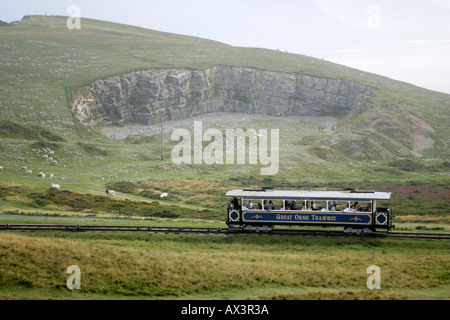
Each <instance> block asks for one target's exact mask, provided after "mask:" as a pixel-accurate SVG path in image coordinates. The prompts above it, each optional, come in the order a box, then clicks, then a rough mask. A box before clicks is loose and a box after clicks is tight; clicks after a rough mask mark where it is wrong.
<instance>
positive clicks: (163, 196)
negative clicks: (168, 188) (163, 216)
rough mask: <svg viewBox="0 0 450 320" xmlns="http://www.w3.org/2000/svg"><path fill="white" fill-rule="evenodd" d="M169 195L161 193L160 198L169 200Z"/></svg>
mask: <svg viewBox="0 0 450 320" xmlns="http://www.w3.org/2000/svg"><path fill="white" fill-rule="evenodd" d="M168 196H169V194H168V193H167V192H164V193H161V195H160V196H159V197H160V198H167V197H168Z"/></svg>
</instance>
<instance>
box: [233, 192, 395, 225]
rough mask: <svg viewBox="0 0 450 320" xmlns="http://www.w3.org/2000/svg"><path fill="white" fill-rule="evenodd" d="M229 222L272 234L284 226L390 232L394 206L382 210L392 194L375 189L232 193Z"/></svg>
mask: <svg viewBox="0 0 450 320" xmlns="http://www.w3.org/2000/svg"><path fill="white" fill-rule="evenodd" d="M226 197H230V198H232V200H231V202H230V205H229V206H228V211H227V220H226V223H227V225H228V226H229V227H230V228H239V229H243V230H249V231H271V230H272V229H273V228H274V227H275V226H276V225H282V226H334V227H344V231H345V232H351V233H360V232H362V231H363V232H366V233H371V232H373V231H385V232H388V231H390V230H391V229H392V228H393V227H394V226H393V224H392V207H379V206H377V201H380V200H389V199H390V197H391V193H390V192H377V191H372V190H353V189H349V190H343V191H302V190H274V189H271V188H263V189H243V190H230V191H228V192H227V193H226Z"/></svg>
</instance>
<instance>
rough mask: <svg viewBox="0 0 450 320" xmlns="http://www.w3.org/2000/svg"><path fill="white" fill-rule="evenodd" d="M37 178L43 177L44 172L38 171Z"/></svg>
mask: <svg viewBox="0 0 450 320" xmlns="http://www.w3.org/2000/svg"><path fill="white" fill-rule="evenodd" d="M37 177H38V178H41V177H42V178H45V173H43V172H42V171H41V172H39V173H38V175H37Z"/></svg>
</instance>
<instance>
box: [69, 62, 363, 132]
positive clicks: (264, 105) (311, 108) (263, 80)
mask: <svg viewBox="0 0 450 320" xmlns="http://www.w3.org/2000/svg"><path fill="white" fill-rule="evenodd" d="M369 95H372V90H371V88H370V87H369V86H367V85H363V84H360V83H358V82H354V81H350V80H345V79H332V78H324V77H315V76H311V75H306V74H301V73H288V72H276V71H267V70H260V69H254V68H247V67H232V66H213V67H210V68H208V69H206V70H193V69H150V70H143V71H135V72H130V73H125V74H121V75H117V76H112V77H109V78H106V79H101V80H97V81H95V82H94V83H92V84H90V85H87V86H83V87H81V88H78V90H76V91H75V93H74V98H73V100H72V105H71V108H72V112H73V114H74V115H75V117H76V118H77V119H78V120H79V121H80V122H81V123H83V124H85V125H88V126H91V127H95V126H101V127H104V126H108V125H127V124H140V125H150V124H153V123H157V122H159V121H160V120H161V119H164V120H180V119H186V118H190V117H193V116H198V115H201V114H205V113H213V112H233V113H246V114H260V115H269V116H278V117H289V116H344V115H351V114H355V113H362V112H363V111H364V110H365V109H366V108H367V107H368V106H370V102H369V101H368V100H369V99H368V98H367V97H368V96H369Z"/></svg>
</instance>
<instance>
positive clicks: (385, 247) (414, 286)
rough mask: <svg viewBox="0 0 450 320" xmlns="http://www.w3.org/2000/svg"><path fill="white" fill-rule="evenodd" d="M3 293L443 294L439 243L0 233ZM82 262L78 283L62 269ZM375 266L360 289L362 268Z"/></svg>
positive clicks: (445, 279)
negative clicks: (375, 285)
mask: <svg viewBox="0 0 450 320" xmlns="http://www.w3.org/2000/svg"><path fill="white" fill-rule="evenodd" d="M0 239H1V241H0V246H1V251H0V252H1V255H0V268H1V269H2V270H3V272H2V273H1V276H0V284H1V286H0V297H1V298H2V299H117V298H119V299H212V300H214V299H265V300H270V299H352V300H353V299H448V298H449V297H450V291H449V289H450V287H449V286H450V278H449V269H450V258H449V252H448V243H447V242H446V241H417V240H390V239H368V238H366V239H365V240H364V241H361V240H360V239H359V238H358V237H354V238H320V237H290V236H288V237H275V236H251V235H250V236H228V237H222V236H190V235H184V236H182V235H147V234H127V233H121V234H117V233H114V234H110V233H85V234H78V233H77V234H74V233H61V232H2V233H0ZM70 265H77V266H79V267H80V269H81V290H73V291H70V290H69V289H67V287H66V280H67V278H68V276H69V275H68V274H66V269H67V267H68V266H70ZM371 265H377V266H379V267H380V269H381V290H369V289H368V288H367V286H366V281H367V278H368V277H369V275H368V274H367V271H366V270H367V268H368V267H369V266H371Z"/></svg>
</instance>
